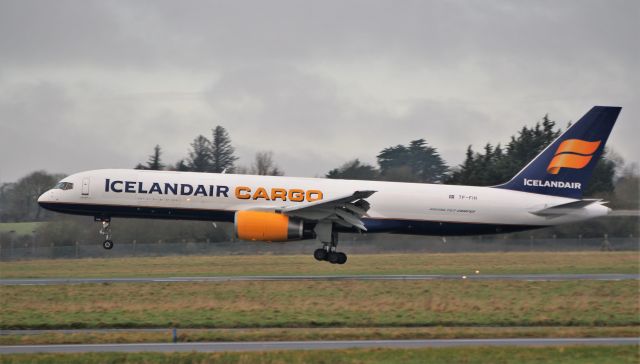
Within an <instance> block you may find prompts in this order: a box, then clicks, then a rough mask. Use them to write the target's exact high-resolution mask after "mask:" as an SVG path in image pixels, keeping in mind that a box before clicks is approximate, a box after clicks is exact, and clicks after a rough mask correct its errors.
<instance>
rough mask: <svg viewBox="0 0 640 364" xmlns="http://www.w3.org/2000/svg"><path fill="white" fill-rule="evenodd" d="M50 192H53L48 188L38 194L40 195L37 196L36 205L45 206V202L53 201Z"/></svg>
mask: <svg viewBox="0 0 640 364" xmlns="http://www.w3.org/2000/svg"><path fill="white" fill-rule="evenodd" d="M52 194H53V192H52V191H51V190H49V191H47V192H45V193H43V194H42V195H40V197H38V205H40V207H44V208H47V204H48V203H49V202H52V201H53V196H52Z"/></svg>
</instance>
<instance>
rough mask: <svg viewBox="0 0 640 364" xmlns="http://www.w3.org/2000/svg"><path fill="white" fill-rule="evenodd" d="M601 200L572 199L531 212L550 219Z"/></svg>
mask: <svg viewBox="0 0 640 364" xmlns="http://www.w3.org/2000/svg"><path fill="white" fill-rule="evenodd" d="M601 201H602V200H600V199H585V200H578V201H572V202H569V203H565V204H561V205H556V206H553V207H547V208H544V209H542V210H538V211H533V212H531V213H532V214H534V215H537V216H544V217H547V218H550V219H551V218H554V217H558V216H562V215H570V214H575V213H576V212H578V211H580V210H581V209H582V208H585V207H587V206H589V205H591V204H594V203H596V202H601Z"/></svg>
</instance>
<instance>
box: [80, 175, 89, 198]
mask: <svg viewBox="0 0 640 364" xmlns="http://www.w3.org/2000/svg"><path fill="white" fill-rule="evenodd" d="M82 196H89V177H84V178H83V179H82Z"/></svg>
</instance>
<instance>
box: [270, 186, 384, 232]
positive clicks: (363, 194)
mask: <svg viewBox="0 0 640 364" xmlns="http://www.w3.org/2000/svg"><path fill="white" fill-rule="evenodd" d="M375 192H376V191H355V192H354V193H352V194H350V195H345V196H340V197H336V198H332V199H330V200H321V201H316V202H311V203H308V204H304V205H300V206H291V207H285V208H282V209H279V210H277V211H278V212H280V213H283V214H285V215H288V216H294V217H298V218H301V219H305V220H313V221H327V222H329V221H330V222H335V223H337V224H340V225H342V226H345V227H355V228H358V229H360V230H362V231H367V229H366V228H365V226H364V224H363V223H362V221H361V220H360V219H361V218H362V217H363V216H366V215H367V211H368V210H369V207H370V204H369V202H367V201H366V199H367V198H369V197H370V196H371V195H373V194H374V193H375Z"/></svg>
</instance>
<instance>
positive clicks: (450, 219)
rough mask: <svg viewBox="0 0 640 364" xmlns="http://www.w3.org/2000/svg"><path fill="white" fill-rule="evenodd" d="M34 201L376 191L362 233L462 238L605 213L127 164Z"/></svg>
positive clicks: (401, 188) (145, 206)
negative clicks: (548, 213) (550, 212)
mask: <svg viewBox="0 0 640 364" xmlns="http://www.w3.org/2000/svg"><path fill="white" fill-rule="evenodd" d="M63 182H69V183H72V186H73V187H72V188H69V189H64V190H63V189H52V190H49V191H47V192H46V193H45V194H43V195H42V196H41V197H40V199H39V200H38V202H39V203H40V204H41V205H42V206H44V207H46V208H48V209H51V210H55V211H60V212H66V213H73V214H82V215H93V216H96V217H118V216H123V217H145V218H164V219H167V218H168V219H197V220H213V221H233V214H234V213H235V212H237V211H240V210H249V209H261V210H270V209H272V210H277V209H280V208H284V207H289V206H298V205H305V204H311V203H313V202H314V201H318V200H328V199H331V198H335V197H338V196H344V195H346V194H350V193H353V192H354V191H356V190H371V191H376V192H375V193H374V194H373V195H372V196H370V197H369V198H367V201H368V202H369V203H370V205H371V208H370V210H369V211H368V212H367V216H366V217H365V218H364V219H363V221H364V222H365V225H366V227H367V230H368V231H369V232H392V233H407V234H425V235H466V234H476V233H492V232H493V233H495V232H508V231H517V230H524V229H527V228H536V227H544V226H550V225H558V224H563V223H570V222H577V221H582V220H585V219H588V218H592V217H597V216H602V215H606V214H607V213H608V211H609V209H608V208H607V207H605V206H602V205H601V204H593V205H589V206H587V207H585V208H583V209H580V210H578V211H577V212H576V213H571V214H565V215H562V216H557V217H554V218H549V217H545V216H538V215H535V214H533V213H532V212H535V211H539V210H542V209H545V208H549V207H552V206H557V205H561V204H566V203H569V202H572V201H576V200H574V199H570V198H564V197H555V196H548V195H540V194H534V193H526V192H518V191H511V190H505V189H497V188H491V187H472V186H457V185H439V184H422V183H398V182H380V181H359V180H336V179H324V178H297V177H276V176H253V175H236V174H215V173H195V172H169V171H147V170H128V169H104V170H93V171H87V172H81V173H77V174H73V175H71V176H69V177H67V178H65V179H64V180H63Z"/></svg>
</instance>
